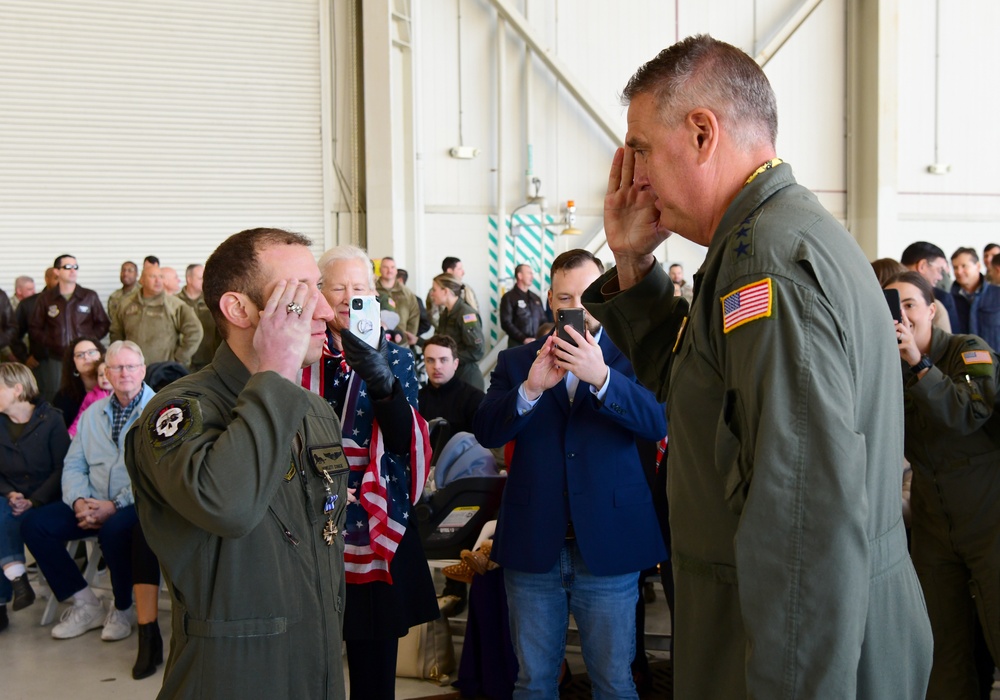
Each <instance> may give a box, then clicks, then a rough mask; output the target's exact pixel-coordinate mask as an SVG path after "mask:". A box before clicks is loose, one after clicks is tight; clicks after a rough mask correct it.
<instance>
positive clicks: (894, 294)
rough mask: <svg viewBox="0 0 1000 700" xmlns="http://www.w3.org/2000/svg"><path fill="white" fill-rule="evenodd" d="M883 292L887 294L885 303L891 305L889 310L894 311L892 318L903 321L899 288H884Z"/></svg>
mask: <svg viewBox="0 0 1000 700" xmlns="http://www.w3.org/2000/svg"><path fill="white" fill-rule="evenodd" d="M882 293H883V294H885V303H887V304H888V305H889V311H890V313H892V320H893V321H897V322H902V321H903V308H902V304H900V301H899V290H898V289H883V290H882Z"/></svg>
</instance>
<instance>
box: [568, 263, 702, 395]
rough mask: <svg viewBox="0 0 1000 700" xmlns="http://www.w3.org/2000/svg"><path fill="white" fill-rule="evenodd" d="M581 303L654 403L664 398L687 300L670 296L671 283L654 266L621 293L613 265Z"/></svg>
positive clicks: (672, 287)
mask: <svg viewBox="0 0 1000 700" xmlns="http://www.w3.org/2000/svg"><path fill="white" fill-rule="evenodd" d="M583 305H584V306H585V307H587V310H588V311H590V313H591V314H592V315H593V316H594V318H596V319H597V320H599V321H600V322H601V324H602V325H603V326H604V329H605V331H607V333H608V335H609V336H610V337H611V340H612V341H613V342H614V344H615V346H616V347H618V348H621V350H622V352H624V353H625V356H626V357H628V358H629V361H631V363H632V366H633V368H634V369H635V374H636V376H637V377H638V378H639V381H640V382H641V383H642V385H643V386H645V387H647V388H648V389H650V390H651V391H653V392H654V393H655V394H656V399H657V400H658V401H666V399H667V385H668V382H669V376H670V360H671V358H672V357H673V352H672V350H673V347H674V344H675V343H676V341H677V336H678V333H679V332H680V330H681V328H682V326H683V325H684V323H685V319H686V318H687V311H688V304H687V301H685V300H684V299H682V298H681V297H675V296H674V285H673V283H672V282H671V281H670V278H669V277H667V273H666V272H664V271H663V268H662V267H660V266H659V265H653V269H652V270H651V271H650V273H649V274H648V275H646V276H645V277H644V278H643V279H642V280H640V282H639V283H638V284H636V285H635V286H633V287H630V288H629V289H626V290H625V291H623V292H622V291H619V289H618V272H617V270H616V269H615V268H612V269H611V270H609V271H608V272H606V273H605V274H603V275H602V276H601V277H600V278H599V279H598V280H597V281H596V282H594V283H593V284H592V285H590V287H588V288H587V290H586V291H585V292H584V294H583Z"/></svg>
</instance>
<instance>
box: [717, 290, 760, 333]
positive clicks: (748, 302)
mask: <svg viewBox="0 0 1000 700" xmlns="http://www.w3.org/2000/svg"><path fill="white" fill-rule="evenodd" d="M719 301H720V302H722V330H723V332H724V333H728V332H729V331H731V330H733V329H734V328H739V327H740V326H742V325H744V324H746V323H750V322H751V321H756V320H757V319H759V318H768V317H770V316H771V313H772V310H773V306H774V293H773V290H772V285H771V278H770V277H765V278H764V279H762V280H760V281H759V282H754V283H752V284H748V285H745V286H743V287H740V288H739V289H737V290H736V291H735V292H730V293H729V294H727V295H725V296H724V297H720V298H719Z"/></svg>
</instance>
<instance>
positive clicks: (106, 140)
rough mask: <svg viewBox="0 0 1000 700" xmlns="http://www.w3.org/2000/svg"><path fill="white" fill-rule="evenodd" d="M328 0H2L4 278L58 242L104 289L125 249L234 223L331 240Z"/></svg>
mask: <svg viewBox="0 0 1000 700" xmlns="http://www.w3.org/2000/svg"><path fill="white" fill-rule="evenodd" d="M317 8H318V4H317V3H316V2H298V1H295V2H264V1H258V2H245V1H237V0H229V1H224V0H220V1H218V2H212V3H202V2H197V1H196V0H175V1H173V2H170V3H160V2H153V1H151V0H136V1H133V2H124V1H120V0H117V1H116V0H93V1H91V2H87V3H76V2H69V1H66V0H31V1H30V2H28V1H22V2H18V1H14V0H10V1H8V2H4V3H2V4H0V94H3V96H4V104H3V109H2V110H0V192H2V193H3V194H2V197H3V202H4V203H3V207H2V209H0V239H2V240H3V255H2V256H0V284H3V285H7V284H10V282H11V281H12V280H13V278H14V276H16V275H17V274H21V273H29V274H32V275H33V276H35V277H36V279H40V278H41V272H42V270H43V269H44V267H45V266H46V265H49V264H51V261H52V259H53V257H54V256H55V255H56V254H58V253H61V252H64V251H65V252H71V253H73V254H75V255H77V256H78V257H79V260H80V263H81V274H80V282H81V284H83V285H84V286H88V287H92V288H95V289H97V290H98V292H99V293H100V294H101V296H102V297H107V295H108V294H109V293H110V292H111V290H112V289H114V288H115V287H116V286H117V284H118V283H117V278H118V267H119V264H120V263H121V261H122V260H124V259H125V258H132V259H141V258H142V257H143V256H144V255H147V254H156V255H158V256H160V258H161V259H162V260H163V262H164V264H169V265H173V266H175V267H180V268H182V267H183V266H184V265H186V264H187V263H189V262H193V261H203V260H204V259H205V258H206V257H207V255H208V254H209V253H210V252H211V251H212V250H213V249H214V248H215V246H216V245H217V244H218V243H219V241H221V240H222V239H223V238H224V237H225V236H227V235H229V234H231V233H234V232H236V231H239V230H240V229H242V228H246V227H250V226H261V225H265V226H270V225H273V226H283V227H287V228H290V229H293V230H297V231H301V232H302V233H305V234H307V235H310V236H312V237H313V238H314V239H315V240H316V241H317V247H321V246H322V242H323V203H322V167H321V152H320V147H319V146H320V141H319V135H320V133H319V114H320V110H319V107H320V103H319V96H320V93H319V49H318V47H319V20H318V11H317Z"/></svg>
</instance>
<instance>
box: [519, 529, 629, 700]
mask: <svg viewBox="0 0 1000 700" xmlns="http://www.w3.org/2000/svg"><path fill="white" fill-rule="evenodd" d="M504 584H505V585H506V587H507V604H508V606H509V607H510V632H511V637H512V638H513V642H514V651H515V653H516V654H517V662H518V665H519V670H518V674H517V684H516V685H515V688H514V697H515V698H517V699H518V700H525V699H528V698H558V697H559V667H560V665H561V663H562V660H563V657H564V656H565V653H566V626H567V624H568V623H569V613H571V612H572V613H573V617H574V618H575V619H576V625H577V628H578V629H579V630H580V645H581V646H582V648H583V660H584V662H585V663H586V664H587V672H588V673H589V674H590V680H591V685H592V687H593V693H594V697H595V698H638V695H637V694H636V691H635V684H634V683H633V682H632V671H631V663H632V657H633V656H634V655H635V604H636V601H637V600H638V596H639V573H638V572H635V573H630V574H620V575H616V576H595V575H593V574H592V573H590V571H589V570H588V569H587V565H586V564H585V563H584V561H583V557H582V556H580V552H579V550H578V549H577V546H576V542H575V541H573V540H567V542H566V545H565V546H564V547H563V548H562V552H560V554H559V561H558V562H557V563H556V565H555V566H554V567H552V570H551V571H549V572H547V573H544V574H529V573H525V572H523V571H514V570H513V569H509V568H505V569H504Z"/></svg>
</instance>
